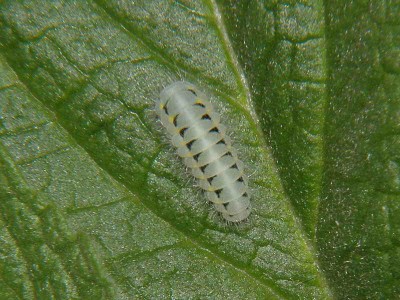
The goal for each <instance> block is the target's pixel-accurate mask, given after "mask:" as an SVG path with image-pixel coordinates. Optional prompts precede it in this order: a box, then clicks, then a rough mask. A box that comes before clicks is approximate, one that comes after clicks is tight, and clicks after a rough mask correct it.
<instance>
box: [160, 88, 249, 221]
mask: <svg viewBox="0 0 400 300" xmlns="http://www.w3.org/2000/svg"><path fill="white" fill-rule="evenodd" d="M156 112H157V114H158V116H159V118H160V120H161V123H162V125H163V126H164V127H165V128H166V130H167V132H168V133H169V135H170V137H171V142H172V144H173V146H175V147H176V149H177V153H178V155H179V156H180V157H181V158H183V161H184V163H185V165H186V166H187V167H188V168H189V169H190V170H191V173H192V175H193V176H194V177H195V178H196V179H197V180H198V183H199V186H200V187H201V188H202V189H203V190H204V191H205V194H206V196H207V199H208V200H209V201H210V202H212V203H213V205H214V207H215V209H216V211H217V212H219V213H220V214H221V215H222V217H223V218H224V219H225V220H226V221H228V222H234V223H238V222H241V221H243V220H245V219H247V217H248V216H249V215H250V211H251V205H250V192H249V188H248V181H247V177H246V176H245V174H244V172H243V163H242V162H241V161H240V160H239V159H238V156H237V152H236V150H235V149H234V148H233V147H232V145H231V139H230V138H229V136H227V135H226V127H225V126H224V125H222V124H221V123H220V115H219V114H218V113H217V112H216V111H215V110H214V108H213V106H212V105H211V103H210V102H208V100H207V97H206V96H205V95H204V94H203V93H202V92H200V91H199V90H198V89H197V87H196V86H194V85H193V84H191V83H188V82H184V81H178V82H175V83H172V84H170V85H169V86H167V87H165V88H164V89H163V90H162V91H161V93H160V98H159V101H158V102H157V104H156Z"/></svg>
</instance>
